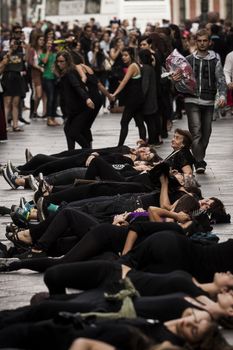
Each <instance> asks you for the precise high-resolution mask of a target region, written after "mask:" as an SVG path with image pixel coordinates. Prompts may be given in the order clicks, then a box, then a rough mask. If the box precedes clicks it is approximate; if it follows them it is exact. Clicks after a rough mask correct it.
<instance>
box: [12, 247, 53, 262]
mask: <svg viewBox="0 0 233 350" xmlns="http://www.w3.org/2000/svg"><path fill="white" fill-rule="evenodd" d="M46 256H47V255H46V253H45V252H43V251H41V252H38V253H36V252H33V251H32V248H30V249H28V250H27V251H26V252H25V253H22V254H18V255H15V257H16V258H18V259H20V260H25V259H34V258H45V257H46Z"/></svg>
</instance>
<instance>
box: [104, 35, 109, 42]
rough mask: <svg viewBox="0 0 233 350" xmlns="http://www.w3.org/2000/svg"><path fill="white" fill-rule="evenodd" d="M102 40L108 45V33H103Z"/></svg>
mask: <svg viewBox="0 0 233 350" xmlns="http://www.w3.org/2000/svg"><path fill="white" fill-rule="evenodd" d="M103 40H104V41H106V42H107V43H108V42H109V40H110V35H109V34H108V33H104V36H103Z"/></svg>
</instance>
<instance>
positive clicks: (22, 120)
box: [19, 117, 31, 125]
mask: <svg viewBox="0 0 233 350" xmlns="http://www.w3.org/2000/svg"><path fill="white" fill-rule="evenodd" d="M19 121H21V123H24V124H27V125H30V124H31V123H30V122H28V121H27V120H25V119H24V118H23V117H20V118H19Z"/></svg>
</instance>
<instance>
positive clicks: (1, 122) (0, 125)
mask: <svg viewBox="0 0 233 350" xmlns="http://www.w3.org/2000/svg"><path fill="white" fill-rule="evenodd" d="M8 61H9V57H8V56H7V55H6V56H4V57H3V58H2V60H1V61H0V75H1V74H2V73H3V71H4V69H5V67H6V65H7V64H8ZM5 140H7V130H6V118H5V113H4V104H3V89H2V85H1V82H0V141H5Z"/></svg>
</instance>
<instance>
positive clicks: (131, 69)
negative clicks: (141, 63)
mask: <svg viewBox="0 0 233 350" xmlns="http://www.w3.org/2000/svg"><path fill="white" fill-rule="evenodd" d="M136 74H138V67H137V65H136V63H132V64H131V65H130V66H129V68H128V70H127V73H126V74H125V76H124V79H123V80H122V81H121V82H120V84H119V86H118V88H117V89H116V91H115V92H114V93H113V94H112V96H114V97H115V96H116V95H118V94H119V93H120V92H121V90H123V89H124V87H125V85H126V84H127V83H128V81H129V79H130V78H132V77H133V76H134V75H136Z"/></svg>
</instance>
